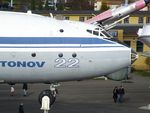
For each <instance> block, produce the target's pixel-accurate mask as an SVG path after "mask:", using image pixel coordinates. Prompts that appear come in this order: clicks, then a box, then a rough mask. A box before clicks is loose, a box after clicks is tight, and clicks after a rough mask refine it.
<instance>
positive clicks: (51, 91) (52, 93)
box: [39, 84, 58, 106]
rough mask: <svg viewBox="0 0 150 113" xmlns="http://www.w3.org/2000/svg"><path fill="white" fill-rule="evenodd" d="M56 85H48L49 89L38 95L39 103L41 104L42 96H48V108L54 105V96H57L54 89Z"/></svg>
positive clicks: (56, 91)
mask: <svg viewBox="0 0 150 113" xmlns="http://www.w3.org/2000/svg"><path fill="white" fill-rule="evenodd" d="M57 86H58V85H53V84H51V85H50V89H48V90H44V91H42V92H41V93H40V94H39V103H40V104H41V103H42V98H43V97H44V96H48V97H49V99H50V103H49V104H50V106H51V105H53V104H54V102H55V100H56V95H57V94H58V90H57V89H56V87H57Z"/></svg>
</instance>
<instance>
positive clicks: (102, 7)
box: [101, 0, 109, 11]
mask: <svg viewBox="0 0 150 113" xmlns="http://www.w3.org/2000/svg"><path fill="white" fill-rule="evenodd" d="M108 9H109V7H108V6H107V4H106V1H104V0H103V1H102V6H101V10H102V11H106V10H108Z"/></svg>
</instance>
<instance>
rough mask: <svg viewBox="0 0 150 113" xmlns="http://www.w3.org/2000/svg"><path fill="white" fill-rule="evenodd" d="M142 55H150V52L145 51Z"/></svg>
mask: <svg viewBox="0 0 150 113" xmlns="http://www.w3.org/2000/svg"><path fill="white" fill-rule="evenodd" d="M141 55H142V56H145V57H150V52H143V53H142V54H141Z"/></svg>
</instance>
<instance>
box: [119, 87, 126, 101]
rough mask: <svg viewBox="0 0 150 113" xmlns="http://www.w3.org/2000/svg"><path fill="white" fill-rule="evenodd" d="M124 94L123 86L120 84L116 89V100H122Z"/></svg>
mask: <svg viewBox="0 0 150 113" xmlns="http://www.w3.org/2000/svg"><path fill="white" fill-rule="evenodd" d="M124 94H125V90H124V87H123V86H120V88H119V89H118V101H119V102H123V98H124Z"/></svg>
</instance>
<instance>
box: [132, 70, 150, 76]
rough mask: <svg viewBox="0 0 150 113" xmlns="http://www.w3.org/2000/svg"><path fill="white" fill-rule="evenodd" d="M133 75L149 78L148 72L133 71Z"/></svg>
mask: <svg viewBox="0 0 150 113" xmlns="http://www.w3.org/2000/svg"><path fill="white" fill-rule="evenodd" d="M134 73H135V74H137V75H140V76H144V77H150V72H149V71H140V70H139V71H135V72H134Z"/></svg>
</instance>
